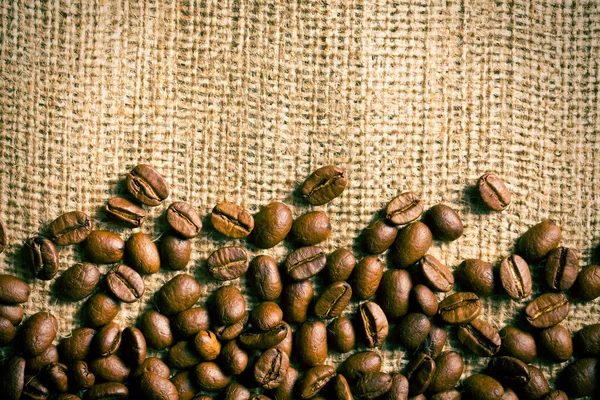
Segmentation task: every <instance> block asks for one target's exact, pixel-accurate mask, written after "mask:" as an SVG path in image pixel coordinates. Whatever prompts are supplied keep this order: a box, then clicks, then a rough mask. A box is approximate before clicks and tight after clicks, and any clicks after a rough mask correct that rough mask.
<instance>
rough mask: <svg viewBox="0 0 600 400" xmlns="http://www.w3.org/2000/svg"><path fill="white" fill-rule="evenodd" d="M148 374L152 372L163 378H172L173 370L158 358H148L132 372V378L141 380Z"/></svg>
mask: <svg viewBox="0 0 600 400" xmlns="http://www.w3.org/2000/svg"><path fill="white" fill-rule="evenodd" d="M146 372H152V373H155V374H157V375H158V376H162V377H163V378H169V376H171V369H170V368H169V366H168V365H167V364H165V363H164V362H163V361H162V360H161V359H160V358H158V357H148V358H146V359H145V360H144V361H143V362H142V363H141V364H140V365H139V366H138V367H137V368H136V369H134V370H133V371H132V372H131V375H130V377H131V378H139V377H141V376H142V375H143V374H144V373H146Z"/></svg>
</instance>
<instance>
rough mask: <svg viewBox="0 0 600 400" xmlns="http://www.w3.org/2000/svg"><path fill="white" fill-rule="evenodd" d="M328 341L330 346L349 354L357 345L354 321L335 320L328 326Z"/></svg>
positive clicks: (340, 318) (346, 319)
mask: <svg viewBox="0 0 600 400" xmlns="http://www.w3.org/2000/svg"><path fill="white" fill-rule="evenodd" d="M327 341H328V343H329V345H330V346H331V347H332V348H333V349H334V350H336V351H339V352H340V353H348V352H349V351H351V350H352V349H353V348H354V345H355V344H356V334H355V332H354V326H353V325H352V321H350V319H349V318H347V317H339V318H336V319H334V320H333V321H332V322H331V323H330V324H329V325H328V326H327Z"/></svg>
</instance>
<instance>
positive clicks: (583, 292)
mask: <svg viewBox="0 0 600 400" xmlns="http://www.w3.org/2000/svg"><path fill="white" fill-rule="evenodd" d="M575 292H576V293H577V294H578V295H579V296H581V298H583V299H584V300H587V301H591V300H595V299H596V298H598V297H600V265H589V266H587V267H585V268H584V269H583V270H582V271H581V272H580V273H579V276H578V277H577V281H576V282H575Z"/></svg>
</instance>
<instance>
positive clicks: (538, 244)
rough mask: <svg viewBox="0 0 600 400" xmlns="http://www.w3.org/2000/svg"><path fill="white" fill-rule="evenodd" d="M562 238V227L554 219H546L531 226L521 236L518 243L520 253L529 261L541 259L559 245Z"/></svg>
mask: <svg viewBox="0 0 600 400" xmlns="http://www.w3.org/2000/svg"><path fill="white" fill-rule="evenodd" d="M561 238H562V233H561V230H560V227H559V226H558V225H556V224H555V223H553V222H552V221H550V220H548V219H545V220H543V221H542V222H540V223H539V224H537V225H534V226H532V227H531V228H529V230H528V231H527V232H525V233H524V234H523V236H521V238H520V239H519V244H518V250H519V251H518V253H519V254H520V255H521V256H523V258H524V259H526V260H527V261H529V262H537V261H540V260H542V259H543V258H544V257H546V255H548V253H550V252H551V251H552V250H554V249H555V248H556V247H558V243H559V242H560V239H561Z"/></svg>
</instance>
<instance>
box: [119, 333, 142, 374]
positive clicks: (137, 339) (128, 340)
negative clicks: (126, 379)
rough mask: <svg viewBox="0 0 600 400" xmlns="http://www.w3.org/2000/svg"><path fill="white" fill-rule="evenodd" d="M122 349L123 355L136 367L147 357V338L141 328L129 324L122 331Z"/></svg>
mask: <svg viewBox="0 0 600 400" xmlns="http://www.w3.org/2000/svg"><path fill="white" fill-rule="evenodd" d="M121 349H123V350H122V353H123V357H125V360H126V361H127V362H128V363H129V365H131V366H132V368H136V367H138V366H139V365H141V364H142V363H143V362H144V360H145V359H146V350H147V348H146V338H145V337H144V334H143V333H142V331H141V330H139V329H137V328H134V327H131V326H128V327H127V328H125V329H124V330H123V332H122V333H121Z"/></svg>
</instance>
